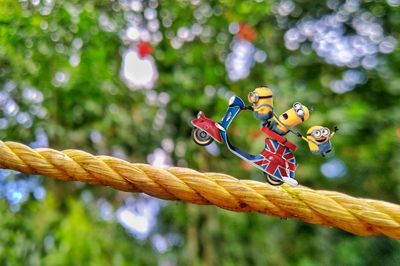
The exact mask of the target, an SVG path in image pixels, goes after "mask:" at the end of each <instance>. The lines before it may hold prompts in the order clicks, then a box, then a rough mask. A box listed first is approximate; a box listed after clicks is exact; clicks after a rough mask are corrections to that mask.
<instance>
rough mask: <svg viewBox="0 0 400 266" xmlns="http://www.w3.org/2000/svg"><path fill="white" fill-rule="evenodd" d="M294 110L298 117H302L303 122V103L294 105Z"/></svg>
mask: <svg viewBox="0 0 400 266" xmlns="http://www.w3.org/2000/svg"><path fill="white" fill-rule="evenodd" d="M293 109H294V110H295V111H296V114H297V116H298V117H300V118H301V120H302V121H304V110H303V107H302V106H301V103H299V102H297V103H294V104H293Z"/></svg>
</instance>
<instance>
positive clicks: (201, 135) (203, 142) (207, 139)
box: [192, 127, 214, 146]
mask: <svg viewBox="0 0 400 266" xmlns="http://www.w3.org/2000/svg"><path fill="white" fill-rule="evenodd" d="M192 138H193V141H194V142H195V143H196V144H197V145H200V146H207V145H210V144H211V142H213V141H214V140H213V138H212V137H211V136H210V135H208V134H207V132H205V131H204V130H201V129H200V128H197V127H196V128H193V130H192Z"/></svg>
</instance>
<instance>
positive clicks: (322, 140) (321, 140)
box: [316, 138, 326, 143]
mask: <svg viewBox="0 0 400 266" xmlns="http://www.w3.org/2000/svg"><path fill="white" fill-rule="evenodd" d="M325 140H326V138H322V139H316V141H317V142H319V143H322V142H324V141H325Z"/></svg>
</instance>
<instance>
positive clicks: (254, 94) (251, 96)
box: [247, 91, 259, 103]
mask: <svg viewBox="0 0 400 266" xmlns="http://www.w3.org/2000/svg"><path fill="white" fill-rule="evenodd" d="M258 98H259V97H258V94H257V92H254V91H252V92H250V93H249V95H248V96H247V99H248V100H249V102H251V103H257V102H258Z"/></svg>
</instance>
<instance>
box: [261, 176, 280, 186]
mask: <svg viewBox="0 0 400 266" xmlns="http://www.w3.org/2000/svg"><path fill="white" fill-rule="evenodd" d="M264 175H265V177H266V178H267V183H268V184H270V185H272V186H280V185H282V184H283V183H284V182H283V181H281V180H278V179H276V178H274V177H273V176H271V175H269V174H267V173H264Z"/></svg>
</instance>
